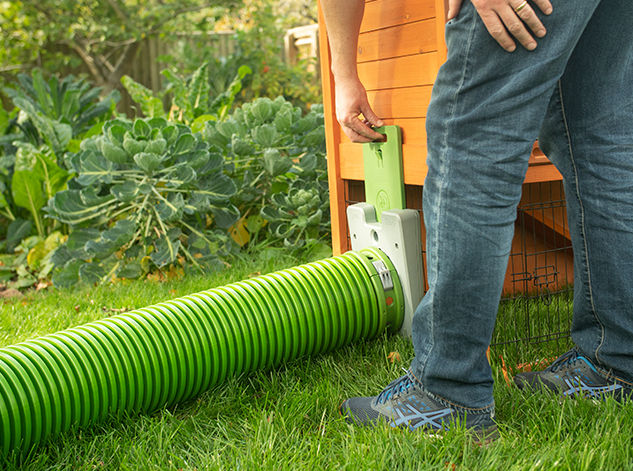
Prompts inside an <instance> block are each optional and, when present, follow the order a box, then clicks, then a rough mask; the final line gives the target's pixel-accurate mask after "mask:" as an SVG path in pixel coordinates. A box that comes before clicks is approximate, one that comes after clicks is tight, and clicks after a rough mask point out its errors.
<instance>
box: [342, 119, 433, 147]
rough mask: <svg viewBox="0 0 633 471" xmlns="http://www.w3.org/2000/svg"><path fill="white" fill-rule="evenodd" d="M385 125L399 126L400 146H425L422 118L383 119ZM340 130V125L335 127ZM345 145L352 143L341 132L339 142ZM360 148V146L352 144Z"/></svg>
mask: <svg viewBox="0 0 633 471" xmlns="http://www.w3.org/2000/svg"><path fill="white" fill-rule="evenodd" d="M384 122H385V124H387V125H393V124H396V125H398V126H400V128H401V130H402V144H403V145H408V144H415V145H424V146H425V145H426V120H425V119H424V118H413V119H384ZM337 126H338V127H339V129H340V125H337ZM340 142H342V143H345V144H351V143H352V142H351V141H350V140H349V138H348V137H347V136H346V135H345V134H344V133H343V131H342V130H341V141H340ZM354 145H357V146H360V145H361V144H354Z"/></svg>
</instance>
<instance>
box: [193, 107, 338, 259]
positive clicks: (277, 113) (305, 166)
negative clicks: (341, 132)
mask: <svg viewBox="0 0 633 471" xmlns="http://www.w3.org/2000/svg"><path fill="white" fill-rule="evenodd" d="M202 135H203V137H204V139H205V140H206V141H207V142H208V143H209V144H210V145H211V146H212V147H213V148H216V149H218V151H219V152H221V153H222V154H223V155H224V156H225V158H226V172H227V173H228V174H229V175H230V176H231V177H232V179H233V180H234V181H235V182H236V184H237V187H238V192H237V194H236V196H235V197H234V198H233V200H234V202H235V204H236V205H238V207H239V208H240V211H241V213H242V214H243V217H242V219H240V221H239V223H238V224H237V226H238V229H239V228H240V226H241V227H243V228H244V230H243V231H241V237H240V238H241V240H243V241H250V240H252V237H253V236H254V235H255V234H256V233H257V234H259V235H260V236H261V235H263V233H266V232H267V233H268V234H269V235H271V236H272V237H273V238H276V239H280V240H283V243H284V245H285V246H286V247H291V248H300V247H303V246H304V245H305V244H306V242H309V241H315V240H318V239H325V238H327V237H328V236H329V231H330V214H329V195H328V186H327V168H326V159H325V129H324V124H323V107H322V105H313V106H312V108H311V109H310V111H309V112H308V113H307V114H305V115H304V114H303V113H302V111H301V109H300V108H297V107H293V106H292V104H291V103H290V102H288V101H286V99H285V98H283V97H277V98H276V99H275V100H270V99H269V98H258V99H256V100H254V101H253V102H252V103H246V104H244V105H243V106H242V107H241V108H238V109H237V110H235V112H234V113H233V115H232V116H231V118H230V119H228V120H226V121H221V122H214V121H209V122H207V123H205V129H204V131H203V133H202ZM262 229H263V230H262Z"/></svg>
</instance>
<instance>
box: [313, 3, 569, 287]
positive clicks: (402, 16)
mask: <svg viewBox="0 0 633 471" xmlns="http://www.w3.org/2000/svg"><path fill="white" fill-rule="evenodd" d="M446 11H447V8H446V5H445V0H366V6H365V16H364V19H363V23H362V26H361V32H360V37H359V43H358V56H357V57H358V72H359V75H360V78H361V81H362V82H363V84H364V85H365V88H366V89H367V93H368V97H369V101H370V104H371V106H372V107H373V109H374V111H375V112H376V113H377V114H378V116H380V117H381V118H382V119H383V120H384V121H385V123H386V124H397V125H399V126H400V127H401V129H402V144H403V148H402V154H403V161H404V181H405V185H406V194H407V207H408V208H412V209H418V210H421V209H422V206H421V200H422V198H421V188H422V185H423V184H424V178H425V176H426V172H427V167H426V163H425V162H426V153H427V149H426V130H425V117H426V109H427V107H428V104H429V100H430V97H431V87H432V85H433V82H434V80H435V77H436V75H437V71H438V70H439V67H440V65H441V64H442V63H443V62H444V61H445V60H446V45H445V42H444V24H445V17H446ZM319 16H320V55H321V73H322V79H323V102H324V108H325V126H326V135H327V155H328V172H329V182H330V183H329V185H330V200H331V215H332V246H333V250H334V253H335V254H340V253H343V252H345V251H347V250H349V248H350V244H349V239H348V230H347V221H346V216H345V208H346V207H347V205H349V204H351V203H353V202H357V201H364V186H363V180H364V170H363V152H362V146H361V145H360V144H354V143H352V142H350V141H349V140H348V139H347V137H346V136H345V134H344V133H343V132H342V130H341V128H340V126H339V124H338V123H337V121H336V115H335V104H334V80H333V77H332V74H331V71H330V50H329V45H328V41H327V34H326V31H325V23H324V21H323V19H322V15H321V12H320V11H319ZM561 179H562V177H561V175H560V173H559V172H558V171H557V170H556V168H555V167H554V166H553V165H552V164H551V163H550V161H549V160H548V159H547V157H545V155H544V154H543V153H542V152H541V151H540V150H539V149H538V146H537V145H535V146H534V149H533V152H532V155H531V158H530V166H529V170H528V172H527V175H526V178H525V184H524V188H523V198H522V202H521V204H520V205H519V208H518V210H519V217H518V218H517V228H519V229H521V230H520V231H517V233H516V235H515V240H514V244H513V252H512V255H511V258H510V266H509V269H508V274H507V277H506V284H505V290H506V292H517V291H521V292H524V291H525V292H527V291H531V290H539V289H540V290H543V289H545V288H546V289H547V290H548V291H552V290H555V289H556V288H557V287H559V286H564V285H566V284H567V283H571V281H572V280H573V278H572V276H571V270H572V268H571V266H572V265H571V264H572V258H571V257H572V252H571V243H570V240H569V232H568V230H567V218H566V214H565V206H564V195H563V192H562V185H561V183H560V182H561ZM522 208H523V212H521V211H522ZM424 234H425V233H424V227H422V237H423V245H424ZM544 287H545V288H544Z"/></svg>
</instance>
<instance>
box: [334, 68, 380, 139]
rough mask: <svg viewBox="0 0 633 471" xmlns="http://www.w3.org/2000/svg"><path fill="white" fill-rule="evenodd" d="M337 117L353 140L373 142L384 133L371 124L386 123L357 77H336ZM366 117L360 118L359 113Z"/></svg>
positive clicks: (344, 130)
mask: <svg viewBox="0 0 633 471" xmlns="http://www.w3.org/2000/svg"><path fill="white" fill-rule="evenodd" d="M335 82H336V91H335V95H336V118H337V119H338V122H339V123H340V124H341V126H342V127H343V132H344V133H345V134H346V135H347V137H349V138H350V139H351V141H352V142H371V141H375V140H377V139H381V138H382V135H381V134H380V133H377V132H376V131H374V130H373V129H371V127H370V126H384V123H383V122H382V120H381V119H380V118H378V116H376V113H374V111H373V110H372V109H371V107H370V106H369V102H368V101H367V92H366V91H365V87H363V85H362V84H361V83H360V80H358V79H357V78H350V79H336V80H335ZM361 114H362V115H363V117H364V119H362V120H361V119H360V118H359V115H361Z"/></svg>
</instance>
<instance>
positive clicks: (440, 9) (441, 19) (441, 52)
mask: <svg viewBox="0 0 633 471" xmlns="http://www.w3.org/2000/svg"><path fill="white" fill-rule="evenodd" d="M435 12H436V14H435V18H436V20H437V21H436V22H435V29H436V32H437V33H436V34H437V63H438V66H440V65H442V64H443V63H444V62H446V56H447V50H446V41H445V39H444V37H445V36H444V29H445V28H444V25H445V24H446V15H447V14H448V0H435Z"/></svg>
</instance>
